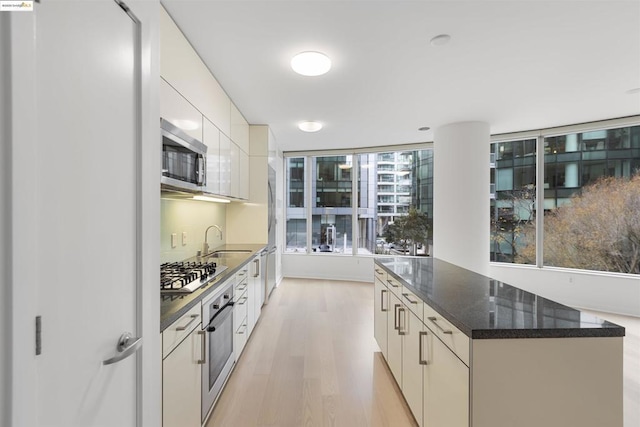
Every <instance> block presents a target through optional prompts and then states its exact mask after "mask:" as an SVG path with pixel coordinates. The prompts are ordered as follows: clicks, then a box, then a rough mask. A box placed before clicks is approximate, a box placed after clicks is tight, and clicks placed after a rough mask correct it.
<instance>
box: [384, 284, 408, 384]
mask: <svg viewBox="0 0 640 427" xmlns="http://www.w3.org/2000/svg"><path fill="white" fill-rule="evenodd" d="M403 307H404V305H403V304H402V302H401V301H400V299H398V297H397V296H395V295H394V294H393V293H392V292H389V310H390V311H389V313H388V316H387V365H389V368H390V369H391V373H392V374H393V377H394V378H395V379H396V382H397V383H398V385H399V386H400V388H402V335H401V332H400V320H401V316H402V308H403Z"/></svg>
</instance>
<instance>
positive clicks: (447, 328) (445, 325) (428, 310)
mask: <svg viewBox="0 0 640 427" xmlns="http://www.w3.org/2000/svg"><path fill="white" fill-rule="evenodd" d="M424 324H425V325H427V327H428V328H429V329H431V330H432V331H433V332H434V333H435V334H436V336H437V337H438V338H440V340H441V341H442V342H443V343H444V344H445V345H446V346H447V347H449V349H451V351H453V352H454V353H455V354H456V356H458V357H459V358H460V360H462V361H463V362H464V363H465V365H467V366H469V337H468V336H466V335H465V334H463V333H462V331H460V329H458V328H456V327H455V326H453V325H452V324H451V323H450V322H449V321H448V320H447V319H445V318H444V317H442V316H441V315H440V313H438V312H437V311H436V310H434V309H433V308H432V307H431V306H430V305H428V304H424Z"/></svg>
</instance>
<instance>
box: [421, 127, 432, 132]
mask: <svg viewBox="0 0 640 427" xmlns="http://www.w3.org/2000/svg"><path fill="white" fill-rule="evenodd" d="M429 129H431V128H430V127H429V126H422V127H421V128H418V130H420V131H425V130H429Z"/></svg>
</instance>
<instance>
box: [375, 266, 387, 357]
mask: <svg viewBox="0 0 640 427" xmlns="http://www.w3.org/2000/svg"><path fill="white" fill-rule="evenodd" d="M374 292H375V293H374V296H373V302H374V316H373V335H374V337H375V339H376V341H377V342H378V346H379V347H380V350H382V355H383V356H384V357H385V359H386V358H387V318H388V317H389V316H388V313H389V290H388V289H387V287H386V286H385V285H384V284H383V283H382V282H381V281H380V280H378V277H376V278H375V286H374Z"/></svg>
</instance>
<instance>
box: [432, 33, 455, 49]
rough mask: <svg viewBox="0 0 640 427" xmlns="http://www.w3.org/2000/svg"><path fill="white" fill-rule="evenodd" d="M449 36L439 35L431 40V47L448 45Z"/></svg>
mask: <svg viewBox="0 0 640 427" xmlns="http://www.w3.org/2000/svg"><path fill="white" fill-rule="evenodd" d="M450 40H451V36H450V35H449V34H439V35H437V36H435V37H434V38H432V39H431V42H430V43H431V46H444V45H445V44H447V43H449V41H450Z"/></svg>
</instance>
